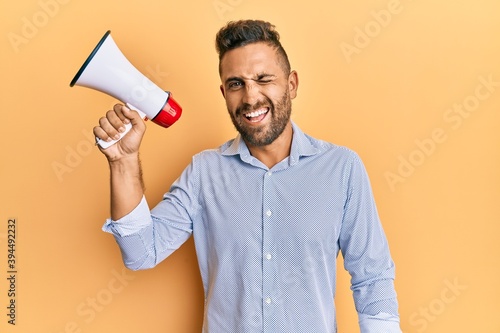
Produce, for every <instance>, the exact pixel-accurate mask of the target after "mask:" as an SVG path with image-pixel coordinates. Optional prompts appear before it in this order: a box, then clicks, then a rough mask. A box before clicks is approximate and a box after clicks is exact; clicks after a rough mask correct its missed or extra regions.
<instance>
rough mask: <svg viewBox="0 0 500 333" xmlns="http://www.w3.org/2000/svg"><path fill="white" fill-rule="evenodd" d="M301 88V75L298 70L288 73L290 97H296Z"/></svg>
mask: <svg viewBox="0 0 500 333" xmlns="http://www.w3.org/2000/svg"><path fill="white" fill-rule="evenodd" d="M298 88H299V75H298V74H297V72H296V71H291V72H290V75H288V90H289V92H290V98H292V99H293V98H295V97H296V96H297V90H298Z"/></svg>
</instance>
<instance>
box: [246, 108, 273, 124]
mask: <svg viewBox="0 0 500 333" xmlns="http://www.w3.org/2000/svg"><path fill="white" fill-rule="evenodd" d="M268 112H269V108H261V109H258V110H256V111H252V112H248V113H245V114H244V116H245V118H247V119H248V120H249V121H250V122H252V123H258V122H259V121H262V120H263V119H264V118H265V117H266V115H267V114H268Z"/></svg>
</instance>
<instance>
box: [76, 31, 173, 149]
mask: <svg viewBox="0 0 500 333" xmlns="http://www.w3.org/2000/svg"><path fill="white" fill-rule="evenodd" d="M110 33H111V31H107V32H106V33H105V34H104V36H103V37H102V38H101V40H100V41H99V43H98V44H97V46H96V47H95V48H94V50H93V51H92V53H91V54H90V55H89V57H88V58H87V60H86V61H85V62H84V64H83V65H82V67H81V68H80V70H79V71H78V72H77V73H76V75H75V77H74V78H73V80H72V81H71V83H70V86H71V87H73V86H74V85H78V86H83V87H88V88H92V89H96V90H98V91H101V92H103V93H106V94H108V95H111V96H113V97H115V98H117V99H118V100H120V101H122V102H123V103H125V104H126V105H127V106H128V107H129V108H130V109H132V110H135V111H137V112H139V114H140V115H141V117H143V118H147V119H150V120H151V121H152V122H154V123H155V124H158V125H160V126H162V127H166V128H167V127H169V126H170V125H172V124H173V123H175V122H176V121H177V120H178V119H179V117H180V116H181V114H182V108H181V107H180V105H179V104H177V102H176V101H175V100H174V99H173V98H172V94H171V93H170V92H168V91H163V90H161V89H160V88H159V87H158V86H157V85H156V84H154V83H153V82H152V81H151V80H150V79H148V78H147V77H146V76H145V75H143V74H142V73H141V72H139V71H138V70H137V69H136V68H135V67H134V66H133V65H132V64H131V63H130V62H129V61H128V60H127V58H125V56H124V55H123V54H122V52H121V51H120V50H119V49H118V47H117V45H116V43H115V42H114V41H113V38H112V37H111V35H110ZM131 128H132V125H131V124H130V123H129V124H126V127H125V131H124V132H122V133H120V138H119V139H117V140H112V141H104V140H100V139H98V140H97V143H98V144H99V145H100V146H101V147H102V148H103V149H106V148H107V147H109V146H111V145H113V144H114V143H116V142H117V141H118V140H120V139H121V138H122V137H123V136H124V135H125V134H127V133H128V131H130V129H131Z"/></svg>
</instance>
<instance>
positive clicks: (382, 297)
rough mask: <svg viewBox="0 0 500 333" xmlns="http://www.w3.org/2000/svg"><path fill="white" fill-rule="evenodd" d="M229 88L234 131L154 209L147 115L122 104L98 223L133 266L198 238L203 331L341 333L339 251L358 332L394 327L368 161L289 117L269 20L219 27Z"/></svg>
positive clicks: (112, 126) (101, 133)
mask: <svg viewBox="0 0 500 333" xmlns="http://www.w3.org/2000/svg"><path fill="white" fill-rule="evenodd" d="M216 46H217V51H218V53H219V72H220V78H221V86H220V89H221V92H222V95H223V96H224V98H225V101H226V105H227V109H228V112H229V116H230V118H231V120H232V122H233V124H234V126H235V127H236V129H237V130H238V132H239V135H238V136H237V137H236V138H235V139H233V140H230V141H228V142H226V143H225V144H223V145H222V146H220V147H219V148H218V149H214V150H207V151H203V152H201V153H199V154H197V155H195V156H194V157H193V159H192V162H191V163H190V165H189V166H188V167H187V168H186V169H185V170H184V172H183V173H182V174H181V176H180V177H179V178H178V179H177V180H176V181H175V182H174V184H173V185H172V186H171V188H170V190H169V192H168V193H166V194H165V195H164V198H163V200H162V201H161V202H159V203H158V204H157V206H156V207H154V208H153V209H152V210H150V209H149V208H148V204H147V202H146V199H145V197H144V192H143V181H142V175H141V166H140V161H139V146H140V142H141V138H142V136H143V134H144V131H145V125H144V123H143V122H142V120H141V119H140V117H139V116H138V115H137V114H136V113H135V112H132V111H130V110H129V109H127V108H126V107H124V106H123V105H116V106H115V107H114V109H113V110H111V111H108V113H107V114H106V117H103V118H101V119H100V126H98V127H96V128H95V129H94V134H95V135H96V136H97V137H99V138H101V139H103V140H110V139H112V138H114V137H115V136H117V135H118V134H119V131H120V130H121V129H123V127H124V124H126V123H129V122H130V123H131V124H132V125H133V127H132V130H131V131H130V132H129V133H127V135H126V136H124V138H123V139H122V140H120V141H118V143H117V144H115V145H113V146H111V147H109V148H107V149H105V150H102V149H101V151H102V152H103V153H104V155H105V156H106V157H107V159H108V162H109V166H110V170H111V219H109V220H108V221H107V222H106V224H105V225H104V227H103V229H104V230H105V231H107V232H110V233H112V234H113V235H114V236H115V239H116V241H117V242H118V244H119V246H120V248H121V250H122V254H123V260H124V263H125V265H126V266H127V267H129V268H130V269H133V270H137V269H147V268H151V267H154V266H155V265H157V264H158V263H159V262H161V261H162V260H163V259H165V258H166V257H167V256H168V255H169V254H171V253H172V252H173V251H175V250H176V249H177V248H178V247H179V246H181V245H182V244H183V243H184V242H185V241H186V240H187V239H188V238H189V237H190V236H191V234H192V235H193V237H194V241H195V247H196V252H197V257H198V261H199V267H200V272H201V276H202V281H203V286H204V291H205V317H204V325H203V327H204V332H210V333H220V332H230V333H236V332H245V333H246V332H250V333H251V332H285V333H290V332H296V333H304V332H314V333H319V332H336V331H337V327H336V320H335V305H334V296H335V282H336V258H337V255H338V252H339V251H342V254H343V256H344V262H345V268H346V269H347V270H348V271H349V273H350V274H351V276H352V280H351V282H352V290H353V294H354V301H355V305H356V310H357V312H358V314H359V324H360V328H361V332H363V333H368V332H376V333H392V332H400V328H399V316H398V303H397V299H396V293H395V290H394V284H393V280H394V263H393V261H392V259H391V256H390V252H389V248H388V245H387V240H386V237H385V235H384V232H383V229H382V226H381V224H380V221H379V218H378V215H377V211H376V207H375V203H374V200H373V197H372V193H371V189H370V184H369V180H368V177H367V175H366V171H365V169H364V167H363V164H362V162H361V161H360V159H359V157H358V156H357V155H356V154H355V153H354V152H352V151H351V150H349V149H347V148H344V147H339V146H336V145H333V144H330V143H327V142H324V141H320V140H317V139H314V138H312V137H310V136H308V135H306V134H304V133H303V132H302V131H301V130H300V128H299V127H298V126H297V125H296V124H295V123H293V122H292V121H291V120H290V114H291V100H292V99H293V98H295V96H296V95H297V88H298V83H299V81H298V75H297V72H296V71H293V70H290V64H289V61H288V57H287V55H286V52H285V51H284V49H283V48H282V46H281V44H280V42H279V35H278V33H277V32H276V31H275V29H274V26H272V25H271V24H269V23H267V22H263V21H250V20H249V21H238V22H230V23H228V25H226V26H225V27H224V28H222V29H221V30H220V31H219V32H218V34H217V37H216Z"/></svg>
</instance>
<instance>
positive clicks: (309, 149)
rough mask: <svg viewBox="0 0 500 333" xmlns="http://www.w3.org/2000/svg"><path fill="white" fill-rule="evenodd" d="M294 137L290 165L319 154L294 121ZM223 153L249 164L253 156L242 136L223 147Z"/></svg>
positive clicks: (289, 158)
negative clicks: (304, 157) (301, 158)
mask: <svg viewBox="0 0 500 333" xmlns="http://www.w3.org/2000/svg"><path fill="white" fill-rule="evenodd" d="M292 128H293V136H292V148H291V149H290V156H289V157H288V161H289V165H290V166H292V165H295V164H297V162H298V161H299V159H300V157H302V156H312V155H315V154H317V153H319V151H320V150H319V149H318V148H317V147H315V146H314V145H313V144H312V142H311V140H310V138H309V137H308V136H307V135H306V134H305V133H304V132H302V130H301V129H300V128H299V127H298V126H297V125H296V124H295V123H294V122H293V121H292ZM221 153H222V155H225V156H231V155H240V157H241V159H242V160H243V161H245V162H247V163H249V162H250V159H251V158H252V157H251V154H250V150H249V149H248V147H247V145H246V143H245V141H243V138H242V137H241V135H240V134H238V135H237V136H236V138H234V139H233V140H231V141H229V142H228V143H227V144H225V145H223V146H222V147H221Z"/></svg>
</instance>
